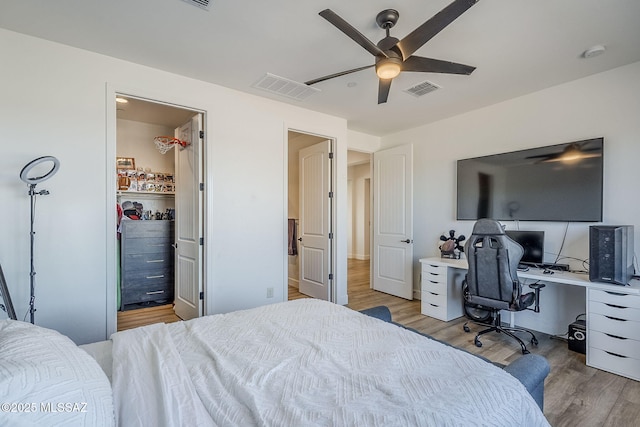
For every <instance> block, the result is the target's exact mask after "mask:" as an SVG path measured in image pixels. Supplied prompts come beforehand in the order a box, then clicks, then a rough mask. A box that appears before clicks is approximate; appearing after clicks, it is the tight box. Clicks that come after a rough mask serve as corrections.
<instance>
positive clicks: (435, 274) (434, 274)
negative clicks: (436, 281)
mask: <svg viewBox="0 0 640 427" xmlns="http://www.w3.org/2000/svg"><path fill="white" fill-rule="evenodd" d="M429 274H430V275H432V276H439V274H438V273H431V272H429Z"/></svg>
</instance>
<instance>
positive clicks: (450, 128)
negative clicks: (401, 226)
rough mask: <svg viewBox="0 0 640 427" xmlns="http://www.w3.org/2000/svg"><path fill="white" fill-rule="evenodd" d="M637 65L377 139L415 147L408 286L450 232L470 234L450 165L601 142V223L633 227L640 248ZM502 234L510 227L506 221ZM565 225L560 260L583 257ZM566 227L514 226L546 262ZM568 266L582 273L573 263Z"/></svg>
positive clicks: (579, 230) (575, 229) (583, 229)
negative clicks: (541, 237)
mask: <svg viewBox="0 0 640 427" xmlns="http://www.w3.org/2000/svg"><path fill="white" fill-rule="evenodd" d="M639 117H640V63H635V64H631V65H628V66H625V67H620V68H617V69H614V70H611V71H608V72H604V73H600V74H597V75H593V76H590V77H587V78H583V79H580V80H576V81H574V82H570V83H567V84H563V85H560V86H556V87H553V88H549V89H546V90H543V91H539V92H536V93H533V94H530V95H527V96H523V97H520V98H516V99H513V100H510V101H506V102H503V103H500V104H496V105H493V106H490V107H487V108H483V109H480V110H476V111H472V112H470V113H467V114H463V115H459V116H456V117H453V118H450V119H447V120H442V121H439V122H437V123H433V124H431V125H427V126H422V127H418V128H415V129H410V130H406V131H403V132H399V133H396V134H394V135H389V136H386V137H384V138H382V146H383V147H385V148H386V147H391V146H396V145H402V144H409V143H413V144H414V233H415V234H414V242H415V247H414V256H415V263H414V265H415V269H414V272H415V274H414V287H416V288H417V287H418V283H419V282H418V281H419V266H418V262H417V260H418V259H419V258H422V257H425V256H437V255H439V252H438V238H439V236H440V234H442V233H443V232H445V231H448V230H449V229H455V230H456V232H457V233H458V234H466V235H469V234H470V232H471V228H472V227H473V221H456V220H455V191H456V190H455V180H456V176H455V173H456V160H458V159H462V158H468V157H475V156H481V155H487V154H494V153H500V152H506V151H513V150H518V149H525V148H532V147H539V146H545V145H552V144H559V143H564V142H571V141H576V140H581V139H586V138H593V137H600V136H603V137H604V139H605V156H604V162H605V164H604V168H605V170H604V220H603V223H605V224H632V225H634V226H635V248H636V249H635V252H636V254H638V253H639V252H638V249H639V248H640V200H639V199H638V187H637V186H638V184H637V183H638V182H640V167H638V159H640V120H639ZM506 225H507V227H508V228H515V224H513V223H508V222H507V223H506ZM589 225H593V223H569V224H568V232H567V238H566V242H565V245H564V248H563V249H562V255H563V256H569V257H575V258H578V259H586V258H588V227H589ZM566 227H567V223H551V222H549V223H546V222H522V221H521V222H520V228H521V229H537V230H543V231H545V232H546V234H545V250H546V252H547V254H546V259H548V260H553V259H554V258H555V254H557V252H558V251H559V249H560V244H561V241H562V237H563V235H564V231H565V228H566ZM570 264H571V265H572V267H573V268H582V263H581V262H579V261H571V262H570Z"/></svg>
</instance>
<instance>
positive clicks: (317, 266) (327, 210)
mask: <svg viewBox="0 0 640 427" xmlns="http://www.w3.org/2000/svg"><path fill="white" fill-rule="evenodd" d="M330 152H331V141H328V140H327V141H323V142H320V143H318V144H315V145H312V146H311V147H307V148H303V149H301V150H300V152H299V164H300V171H299V173H300V176H299V185H300V199H299V200H300V202H299V203H300V208H299V209H300V211H299V212H300V221H299V224H298V235H299V238H298V243H299V250H298V256H299V257H300V292H301V293H303V294H305V295H309V296H311V297H314V298H318V299H323V300H327V301H329V300H330V297H331V295H330V289H331V286H330V283H331V280H332V277H331V243H330V238H331V220H330V219H331V197H330V194H329V193H330V192H331V191H332V190H331V158H330V154H329V153H330Z"/></svg>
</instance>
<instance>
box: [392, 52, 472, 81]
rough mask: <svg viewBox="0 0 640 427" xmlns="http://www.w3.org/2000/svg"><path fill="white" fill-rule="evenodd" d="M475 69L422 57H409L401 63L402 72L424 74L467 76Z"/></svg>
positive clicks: (469, 66)
mask: <svg viewBox="0 0 640 427" xmlns="http://www.w3.org/2000/svg"><path fill="white" fill-rule="evenodd" d="M475 69H476V67H472V66H471V65H464V64H458V63H456V62H449V61H442V60H440V59H432V58H423V57H422V56H410V57H408V58H407V60H406V61H404V62H403V63H402V71H421V72H425V73H446V74H465V75H467V76H468V75H469V74H471V73H473V70H475Z"/></svg>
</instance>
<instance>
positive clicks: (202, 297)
mask: <svg viewBox="0 0 640 427" xmlns="http://www.w3.org/2000/svg"><path fill="white" fill-rule="evenodd" d="M203 299H204V292H200V300H203Z"/></svg>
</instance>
